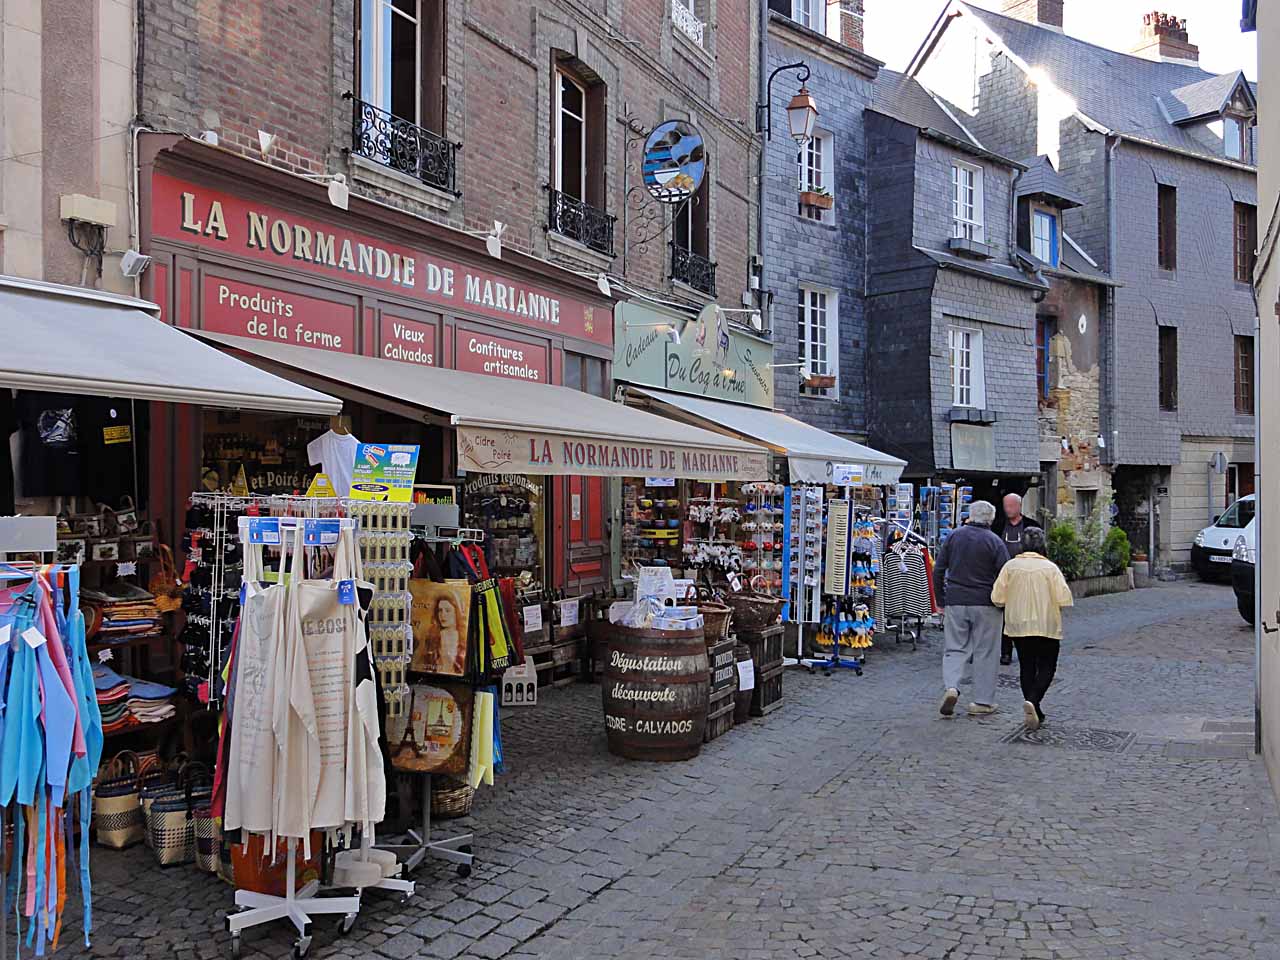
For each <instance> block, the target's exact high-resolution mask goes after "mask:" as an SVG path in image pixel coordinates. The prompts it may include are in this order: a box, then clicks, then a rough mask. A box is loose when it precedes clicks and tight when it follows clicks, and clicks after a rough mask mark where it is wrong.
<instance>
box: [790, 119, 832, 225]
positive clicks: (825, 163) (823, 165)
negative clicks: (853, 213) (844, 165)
mask: <svg viewBox="0 0 1280 960" xmlns="http://www.w3.org/2000/svg"><path fill="white" fill-rule="evenodd" d="M834 156H835V138H834V137H833V136H832V134H831V133H830V132H828V131H826V130H815V131H814V132H813V136H812V137H810V138H809V139H808V140H806V141H805V143H804V144H803V145H802V146H801V147H800V152H799V154H797V157H796V160H797V163H798V164H799V167H800V189H801V190H802V191H804V192H807V193H817V194H823V195H825V196H830V195H831V192H832V186H833V185H834V183H835V165H834ZM800 214H801V216H805V217H808V218H809V219H810V220H817V221H819V222H821V223H830V222H831V221H832V220H833V219H835V217H834V208H832V207H824V206H815V205H813V204H804V203H802V204H801V205H800Z"/></svg>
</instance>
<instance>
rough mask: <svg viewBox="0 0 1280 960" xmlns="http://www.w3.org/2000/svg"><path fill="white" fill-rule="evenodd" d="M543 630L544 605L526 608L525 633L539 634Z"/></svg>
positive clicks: (535, 604)
mask: <svg viewBox="0 0 1280 960" xmlns="http://www.w3.org/2000/svg"><path fill="white" fill-rule="evenodd" d="M541 629H542V604H539V603H534V604H530V605H529V606H527V607H525V608H524V632H525V633H537V632H538V631H539V630H541Z"/></svg>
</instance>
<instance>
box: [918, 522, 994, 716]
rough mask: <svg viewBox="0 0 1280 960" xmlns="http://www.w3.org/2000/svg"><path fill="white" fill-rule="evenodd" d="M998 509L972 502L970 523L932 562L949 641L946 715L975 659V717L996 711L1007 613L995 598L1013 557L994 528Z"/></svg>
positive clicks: (943, 710)
mask: <svg viewBox="0 0 1280 960" xmlns="http://www.w3.org/2000/svg"><path fill="white" fill-rule="evenodd" d="M995 518H996V508H995V507H993V506H992V505H991V504H989V503H987V502H985V501H982V500H979V501H975V502H974V503H973V504H972V505H971V506H970V507H969V522H968V523H967V524H965V525H964V526H963V527H960V528H959V529H958V530H956V531H955V532H954V533H952V534H951V536H949V537H947V539H946V540H945V541H943V544H942V549H941V550H940V551H939V552H938V560H937V563H935V564H934V567H933V592H934V595H935V596H936V597H937V599H938V607H939V608H940V609H941V610H942V614H943V626H944V630H945V634H946V646H945V648H944V651H943V654H942V683H943V686H944V687H946V692H945V693H944V694H943V695H942V705H941V707H940V708H939V709H940V711H941V713H942V715H943V716H944V717H949V716H952V715H953V714H954V713H955V709H956V701H957V700H959V699H960V682H961V681H960V678H961V677H962V676H963V675H964V670H965V666H966V664H968V663H969V662H970V661H972V663H973V703H971V704H969V708H968V709H969V714H970V715H971V716H986V715H989V714H992V713H995V712H996V673H997V672H998V670H999V664H1000V634H1001V631H1002V629H1003V627H1004V614H1003V613H1002V612H1001V610H1000V609H999V608H998V607H996V606H995V605H994V604H992V602H991V588H992V587H993V586H995V582H996V577H998V576H999V575H1000V568H1001V567H1003V566H1004V565H1005V564H1006V563H1008V562H1009V551H1008V550H1007V549H1006V548H1005V545H1004V541H1002V540H1001V539H1000V538H999V537H997V536H996V535H995V534H994V533H992V532H991V521H993V520H994V519H995Z"/></svg>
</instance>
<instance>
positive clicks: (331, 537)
mask: <svg viewBox="0 0 1280 960" xmlns="http://www.w3.org/2000/svg"><path fill="white" fill-rule="evenodd" d="M341 530H342V521H341V520H339V519H338V518H336V517H333V518H323V519H319V520H313V519H307V520H305V521H303V526H302V542H303V543H304V544H305V545H306V546H308V547H327V546H332V545H333V544H335V543H337V542H338V534H339V532H341Z"/></svg>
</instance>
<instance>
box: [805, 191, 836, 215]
mask: <svg viewBox="0 0 1280 960" xmlns="http://www.w3.org/2000/svg"><path fill="white" fill-rule="evenodd" d="M800 203H801V205H802V206H806V207H817V208H818V209H819V210H830V209H831V208H832V207H834V206H835V205H836V198H835V197H833V196H832V195H831V193H830V192H829V191H828V190H827V188H826V187H818V188H817V189H816V190H801V191H800Z"/></svg>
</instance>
